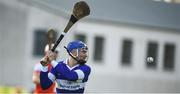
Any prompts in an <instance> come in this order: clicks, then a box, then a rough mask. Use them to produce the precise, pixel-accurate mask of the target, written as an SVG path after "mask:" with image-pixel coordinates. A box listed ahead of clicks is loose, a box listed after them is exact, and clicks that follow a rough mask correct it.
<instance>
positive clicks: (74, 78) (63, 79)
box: [40, 60, 91, 93]
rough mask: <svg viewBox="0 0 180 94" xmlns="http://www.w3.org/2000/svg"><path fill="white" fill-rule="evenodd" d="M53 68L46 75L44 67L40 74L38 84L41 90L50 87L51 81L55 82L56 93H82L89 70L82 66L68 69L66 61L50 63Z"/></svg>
mask: <svg viewBox="0 0 180 94" xmlns="http://www.w3.org/2000/svg"><path fill="white" fill-rule="evenodd" d="M51 64H52V66H53V68H52V69H51V72H49V73H48V71H46V70H47V69H46V68H45V67H44V69H42V71H41V73H40V83H41V87H42V88H43V89H47V88H49V87H50V86H51V84H52V83H53V81H56V82H57V85H58V86H57V88H56V91H57V93H83V92H84V88H85V84H86V82H87V81H88V77H89V74H90V72H91V68H90V67H89V66H87V65H86V64H84V65H79V64H78V65H75V66H73V67H71V68H70V67H69V66H68V65H67V60H65V61H60V62H56V61H52V62H51Z"/></svg>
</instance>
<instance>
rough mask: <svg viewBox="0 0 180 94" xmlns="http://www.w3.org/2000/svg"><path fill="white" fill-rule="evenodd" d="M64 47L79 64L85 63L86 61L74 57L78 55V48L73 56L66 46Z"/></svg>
mask: <svg viewBox="0 0 180 94" xmlns="http://www.w3.org/2000/svg"><path fill="white" fill-rule="evenodd" d="M64 48H65V49H66V51H67V52H68V54H69V55H70V56H71V57H72V58H73V59H74V60H76V61H77V62H78V63H79V64H85V63H86V61H83V60H78V59H77V58H76V57H78V50H77V55H76V57H74V56H73V55H72V53H71V52H69V51H68V49H67V48H66V46H64Z"/></svg>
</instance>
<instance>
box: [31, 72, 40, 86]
mask: <svg viewBox="0 0 180 94" xmlns="http://www.w3.org/2000/svg"><path fill="white" fill-rule="evenodd" d="M32 81H33V83H34V84H39V83H40V72H38V71H34V72H33V76H32Z"/></svg>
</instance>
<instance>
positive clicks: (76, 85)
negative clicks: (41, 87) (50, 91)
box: [56, 79, 86, 90]
mask: <svg viewBox="0 0 180 94" xmlns="http://www.w3.org/2000/svg"><path fill="white" fill-rule="evenodd" d="M56 81H57V84H58V86H57V88H58V89H65V90H78V89H83V88H84V87H85V84H86V83H85V82H76V81H68V80H63V79H57V80H56Z"/></svg>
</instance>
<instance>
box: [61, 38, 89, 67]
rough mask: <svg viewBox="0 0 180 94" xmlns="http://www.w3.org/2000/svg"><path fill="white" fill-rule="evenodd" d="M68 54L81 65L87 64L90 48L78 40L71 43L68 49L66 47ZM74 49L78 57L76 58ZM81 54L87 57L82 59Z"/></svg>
mask: <svg viewBox="0 0 180 94" xmlns="http://www.w3.org/2000/svg"><path fill="white" fill-rule="evenodd" d="M64 48H65V49H66V51H67V52H68V54H69V55H70V56H71V57H72V58H73V59H75V60H76V61H77V62H78V63H79V64H85V63H86V62H87V60H88V48H87V46H86V44H85V43H83V42H82V41H79V40H76V41H73V42H70V43H69V44H68V46H67V47H65V46H64ZM73 49H76V51H77V55H76V56H74V55H73V54H72V53H71V51H72V50H73ZM80 54H84V55H86V56H84V57H80Z"/></svg>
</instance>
